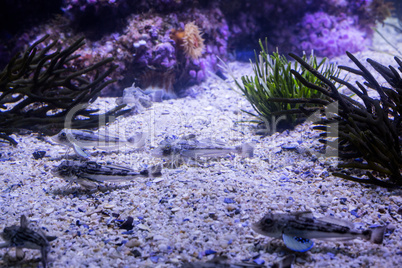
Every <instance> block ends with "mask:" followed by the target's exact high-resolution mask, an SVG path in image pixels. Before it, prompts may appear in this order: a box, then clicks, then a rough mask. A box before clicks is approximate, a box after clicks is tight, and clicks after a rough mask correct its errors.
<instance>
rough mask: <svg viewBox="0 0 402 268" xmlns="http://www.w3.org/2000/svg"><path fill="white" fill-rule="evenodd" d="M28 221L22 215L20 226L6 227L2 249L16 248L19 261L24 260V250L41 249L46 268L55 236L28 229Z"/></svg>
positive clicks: (0, 245) (0, 246)
mask: <svg viewBox="0 0 402 268" xmlns="http://www.w3.org/2000/svg"><path fill="white" fill-rule="evenodd" d="M28 223H29V222H28V219H27V218H26V217H25V215H21V219H20V226H17V225H12V226H10V227H5V228H4V230H3V233H1V236H2V238H3V239H4V240H5V241H6V242H5V243H2V244H0V248H6V247H15V248H16V256H17V258H18V259H23V258H24V252H23V251H22V249H23V248H29V249H39V250H40V251H41V254H42V264H43V267H45V268H46V265H47V254H48V252H49V250H50V244H49V242H51V241H53V240H55V239H56V238H57V237H55V236H47V235H45V234H44V233H43V232H42V231H41V230H39V231H37V232H36V231H33V230H31V229H29V228H28Z"/></svg>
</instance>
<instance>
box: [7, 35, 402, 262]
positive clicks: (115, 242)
mask: <svg viewBox="0 0 402 268" xmlns="http://www.w3.org/2000/svg"><path fill="white" fill-rule="evenodd" d="M384 31H385V32H386V33H389V36H392V29H389V28H386V29H385V30H384ZM393 40H394V41H395V43H396V44H397V43H399V44H401V43H402V35H399V36H397V37H394V39H393ZM373 47H374V48H375V49H376V50H382V51H388V52H391V53H395V52H393V50H392V48H390V47H389V46H388V45H386V44H384V42H383V41H382V40H381V39H378V38H376V39H375V41H374V44H373ZM399 47H400V50H401V51H402V49H401V46H399ZM355 55H356V56H357V57H358V58H359V59H362V60H364V59H366V58H367V57H370V58H372V59H374V60H377V61H379V62H380V63H383V64H385V65H389V64H391V65H393V66H396V64H395V63H394V61H393V59H392V56H390V55H388V54H384V53H380V52H376V51H374V50H367V51H364V52H360V53H356V54H355ZM334 61H336V62H338V63H339V64H343V65H348V66H353V65H352V63H351V62H350V61H349V60H348V59H347V58H346V57H339V58H336V59H334ZM230 67H231V69H232V70H233V73H234V74H235V76H236V77H240V76H241V75H244V74H251V73H252V70H251V68H250V65H249V64H246V63H238V62H237V63H231V64H230ZM194 90H195V91H196V92H198V95H197V97H196V98H192V97H186V98H182V99H177V100H169V101H164V102H162V103H154V104H153V106H152V107H151V108H149V109H147V110H145V111H144V112H142V113H141V114H137V115H132V116H126V117H120V118H118V119H117V121H116V122H114V123H113V124H110V125H109V126H108V131H109V132H111V133H119V134H120V135H124V136H126V137H129V136H130V135H132V133H134V132H146V133H148V134H149V136H148V139H147V142H146V145H145V148H144V149H142V150H139V151H138V150H135V149H134V148H131V147H130V146H121V147H120V148H119V150H117V151H112V152H105V151H103V150H99V149H96V148H94V149H90V150H88V152H89V153H91V154H92V156H91V160H93V161H98V162H100V163H112V164H116V165H120V166H126V167H130V168H133V169H142V168H144V167H146V166H150V165H154V164H158V163H162V160H161V159H158V158H153V157H152V156H151V154H150V151H151V149H152V148H154V147H156V146H157V145H158V144H159V143H160V142H161V141H162V140H163V139H164V138H165V137H166V136H168V135H175V136H178V137H179V136H181V135H188V134H196V135H197V138H200V139H202V138H213V139H219V140H221V141H224V142H225V143H226V144H227V145H228V146H234V145H240V144H243V143H245V142H248V143H251V144H253V146H254V148H255V150H254V157H253V158H242V157H240V156H238V155H228V156H227V157H224V158H220V159H209V160H208V161H207V163H204V165H203V167H200V166H190V165H183V166H180V167H179V168H176V169H168V168H165V169H163V171H162V173H163V175H162V177H161V178H156V179H155V178H139V179H137V180H134V181H130V182H122V183H116V184H107V185H106V187H103V190H102V191H96V192H93V193H88V192H85V191H84V190H82V189H81V187H80V186H79V185H77V184H73V185H72V186H68V183H67V182H65V181H64V180H63V179H61V178H58V177H55V176H53V175H52V173H51V172H50V171H51V169H52V168H53V167H54V166H57V165H59V164H60V163H61V161H62V159H63V157H65V151H66V149H65V147H63V146H60V145H52V144H50V143H48V142H46V141H44V140H43V139H39V138H38V136H37V135H35V134H32V135H24V136H19V135H14V136H13V137H14V138H15V140H16V141H18V143H19V144H18V146H17V147H9V146H6V145H2V146H1V147H0V150H1V161H0V176H1V180H0V202H1V206H0V213H1V217H0V229H1V230H2V229H3V228H4V227H6V226H10V225H13V224H19V217H20V215H21V214H25V215H27V217H28V218H29V219H30V220H31V227H32V228H40V227H43V230H44V232H45V233H46V234H49V235H55V236H57V237H58V238H57V240H55V241H53V242H51V246H52V247H51V251H50V253H49V266H50V267H175V266H180V265H181V264H183V263H186V262H195V261H203V262H205V261H208V260H209V259H212V258H213V257H214V256H217V255H219V254H222V255H224V256H226V257H227V258H228V262H229V263H241V262H242V261H245V262H247V263H254V264H256V263H260V264H263V265H264V266H268V267H269V266H270V265H271V264H273V263H274V262H277V261H278V260H280V259H282V258H283V257H285V256H287V255H290V254H295V253H294V252H291V251H290V250H288V249H287V248H286V247H285V246H284V244H283V242H282V241H281V240H276V239H271V238H269V237H264V236H261V235H259V234H256V233H255V232H253V231H252V230H251V228H250V225H251V224H252V223H253V222H256V221H257V220H259V219H260V218H261V217H262V216H263V215H264V214H265V213H267V212H268V211H269V210H272V211H275V212H291V211H304V210H311V211H313V213H314V215H315V216H317V217H321V216H335V217H338V218H341V219H344V220H348V221H351V222H353V223H354V224H355V226H356V227H357V228H361V229H366V228H368V227H369V226H372V225H387V224H391V226H393V227H394V229H395V230H394V232H393V233H388V234H387V235H386V237H385V239H384V242H383V244H382V245H375V244H371V243H370V242H367V241H363V240H361V239H356V240H353V241H349V242H323V241H318V240H317V241H315V242H316V243H315V246H314V248H313V249H311V250H310V251H308V252H306V253H296V254H295V255H296V259H295V261H294V267H397V266H399V265H398V264H400V263H401V262H402V239H401V236H402V235H401V227H402V223H401V219H402V218H401V212H400V211H401V208H402V196H401V193H402V192H401V191H400V190H398V191H389V190H386V189H383V188H379V187H373V186H367V185H361V184H356V183H353V182H349V181H345V180H342V179H339V178H336V177H333V176H332V175H331V172H332V171H333V170H335V169H336V159H333V158H326V157H324V156H321V155H319V154H317V149H318V148H319V147H320V145H319V144H318V142H317V137H318V133H316V132H314V131H313V130H312V129H311V125H309V124H304V125H300V126H297V127H296V129H295V130H293V131H285V132H282V133H275V134H273V135H271V136H266V137H261V136H257V135H254V133H255V128H254V127H253V125H250V124H247V123H246V124H242V123H239V122H240V121H242V120H249V119H250V117H249V116H248V115H247V114H245V113H243V112H242V111H241V110H242V109H244V110H247V111H252V108H251V107H250V105H249V104H248V103H247V101H246V100H245V99H244V98H243V97H242V96H241V94H239V93H238V92H236V91H234V90H231V89H230V86H229V84H228V83H226V82H224V81H222V80H221V79H219V78H216V77H211V78H210V79H208V81H206V82H205V83H203V84H202V85H200V86H197V87H195V88H194ZM114 103H115V99H111V98H101V99H99V100H98V101H97V102H96V104H95V106H98V107H100V108H105V109H109V108H111V107H113V106H114V105H115V104H114ZM104 130H105V128H101V130H100V131H104ZM38 150H39V151H45V152H46V155H45V157H44V158H42V159H38V160H35V159H34V157H33V153H34V152H35V151H38ZM73 154H74V153H73V152H72V151H70V153H69V155H70V156H72V155H73ZM129 217H132V218H133V220H134V221H133V225H134V227H133V229H132V230H126V229H121V228H119V226H120V225H121V224H122V222H124V221H125V220H127V219H128V218H129ZM391 229H392V228H391ZM14 257H15V250H14V249H11V250H8V249H1V250H0V266H2V267H5V266H10V267H37V266H41V264H40V262H39V258H40V252H39V251H38V250H29V249H26V250H25V259H24V260H23V261H21V262H17V263H16V262H15V261H14V260H13V258H14Z"/></svg>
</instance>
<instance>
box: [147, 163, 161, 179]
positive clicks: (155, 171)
mask: <svg viewBox="0 0 402 268" xmlns="http://www.w3.org/2000/svg"><path fill="white" fill-rule="evenodd" d="M149 173H150V174H151V176H152V177H160V176H162V165H161V164H159V165H155V166H152V167H150V168H149Z"/></svg>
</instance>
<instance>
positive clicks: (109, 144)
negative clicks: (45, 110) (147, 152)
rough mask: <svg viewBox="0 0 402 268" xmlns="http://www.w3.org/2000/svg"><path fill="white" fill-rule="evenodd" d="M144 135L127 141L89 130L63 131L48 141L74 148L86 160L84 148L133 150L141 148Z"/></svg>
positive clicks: (135, 136)
mask: <svg viewBox="0 0 402 268" xmlns="http://www.w3.org/2000/svg"><path fill="white" fill-rule="evenodd" d="M146 136H147V135H146V134H145V133H141V132H138V133H135V134H134V135H133V136H131V137H130V138H128V139H124V138H121V137H115V136H112V135H103V134H99V133H95V132H93V131H90V130H77V129H63V130H62V131H60V132H59V133H58V134H56V135H54V136H52V137H51V138H50V140H51V141H52V142H54V143H58V144H62V145H65V146H67V147H70V148H71V147H72V148H74V151H75V153H76V154H77V155H79V156H81V157H83V158H88V157H89V155H88V154H87V153H86V152H85V151H84V150H83V149H85V148H93V147H96V148H100V149H105V150H115V149H118V148H119V146H126V145H129V146H131V147H134V148H142V147H144V145H145V140H146Z"/></svg>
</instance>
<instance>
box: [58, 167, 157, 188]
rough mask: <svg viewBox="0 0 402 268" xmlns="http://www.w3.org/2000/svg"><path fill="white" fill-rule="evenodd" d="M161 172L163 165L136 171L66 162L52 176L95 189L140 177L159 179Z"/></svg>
mask: <svg viewBox="0 0 402 268" xmlns="http://www.w3.org/2000/svg"><path fill="white" fill-rule="evenodd" d="M161 170H162V166H161V165H156V166H151V167H150V168H148V169H144V170H142V171H134V170H132V169H130V168H126V167H121V166H117V165H102V164H99V163H97V162H94V161H85V162H81V161H78V160H75V161H71V160H64V161H63V162H62V163H61V164H60V165H59V166H57V167H54V168H53V169H52V174H53V175H55V176H57V177H60V178H63V179H65V180H67V181H69V182H70V183H73V182H76V183H78V184H80V185H81V186H82V187H84V188H89V189H93V188H95V187H96V185H97V183H103V182H123V181H130V180H133V179H136V178H138V177H159V176H161Z"/></svg>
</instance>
